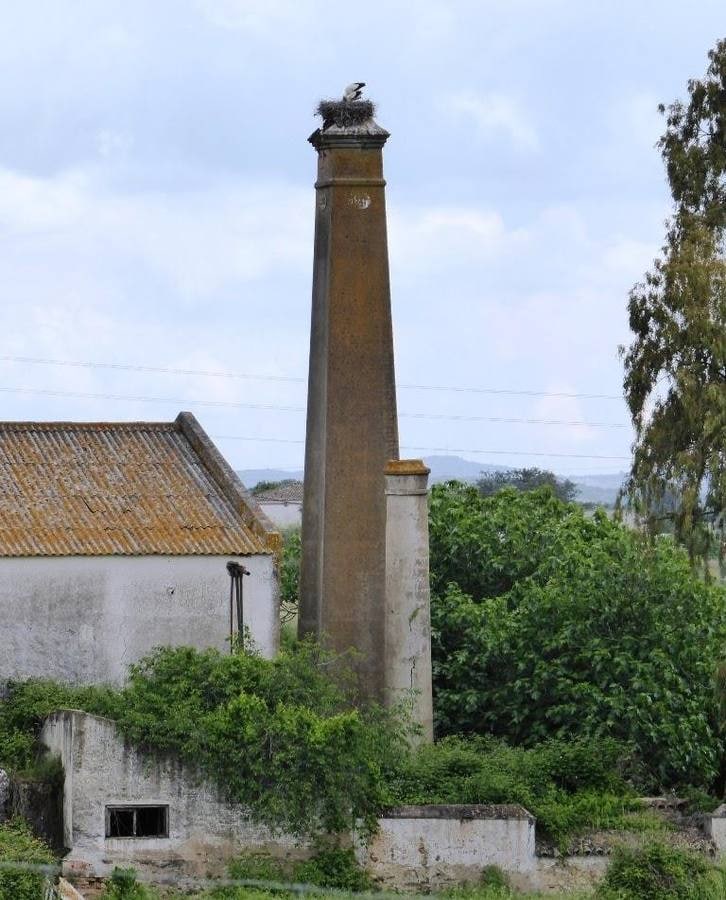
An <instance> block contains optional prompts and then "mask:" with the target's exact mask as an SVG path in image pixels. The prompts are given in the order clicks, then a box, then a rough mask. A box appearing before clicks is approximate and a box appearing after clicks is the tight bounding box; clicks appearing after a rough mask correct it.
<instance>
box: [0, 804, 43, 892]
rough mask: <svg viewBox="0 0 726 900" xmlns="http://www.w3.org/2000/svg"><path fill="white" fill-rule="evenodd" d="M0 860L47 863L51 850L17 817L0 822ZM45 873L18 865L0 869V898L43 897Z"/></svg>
mask: <svg viewBox="0 0 726 900" xmlns="http://www.w3.org/2000/svg"><path fill="white" fill-rule="evenodd" d="M0 862H23V863H35V864H38V865H50V864H52V863H54V862H55V860H54V858H53V854H52V852H51V850H50V849H49V848H48V847H47V846H46V845H45V844H44V843H43V842H42V841H39V840H38V839H37V838H35V837H33V835H32V834H31V832H30V830H29V828H28V827H27V825H26V824H25V823H24V822H23V821H22V820H20V819H14V820H13V821H11V822H6V823H4V824H0ZM45 883H46V878H45V876H44V875H42V874H39V873H35V872H28V871H23V870H21V869H0V900H42V897H43V886H44V884H45Z"/></svg>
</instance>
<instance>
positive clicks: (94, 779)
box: [41, 710, 535, 888]
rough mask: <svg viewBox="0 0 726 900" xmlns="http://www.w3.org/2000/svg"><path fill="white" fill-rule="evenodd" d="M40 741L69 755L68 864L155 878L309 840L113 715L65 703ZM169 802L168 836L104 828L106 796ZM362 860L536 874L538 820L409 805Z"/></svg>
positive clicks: (507, 811) (286, 852) (284, 852)
mask: <svg viewBox="0 0 726 900" xmlns="http://www.w3.org/2000/svg"><path fill="white" fill-rule="evenodd" d="M41 740H42V741H43V743H44V744H45V745H46V746H47V747H48V749H49V750H50V751H51V752H52V753H54V754H56V755H58V756H60V758H61V762H62V763H63V768H64V772H65V781H64V788H63V790H64V806H63V812H64V825H63V831H64V840H65V843H66V845H67V846H68V847H69V848H70V853H69V854H68V856H67V857H66V859H65V861H64V868H65V870H66V872H68V873H75V874H78V875H88V876H90V875H105V874H108V873H109V872H110V871H111V870H112V869H113V867H114V865H128V864H131V863H133V865H134V867H135V868H137V869H139V871H140V872H141V873H142V874H143V875H144V877H147V878H150V879H153V877H154V876H158V875H170V874H176V875H178V876H180V877H184V876H187V877H197V878H198V877H200V876H206V875H207V874H211V875H213V876H214V875H222V874H224V872H225V868H226V864H227V862H228V861H229V860H230V859H231V858H232V857H234V856H235V855H236V854H238V853H239V852H240V851H241V850H242V849H248V850H249V849H251V850H260V851H266V852H269V853H270V854H271V855H273V856H277V857H279V858H283V859H287V860H289V859H291V858H295V857H298V858H300V857H304V856H306V855H308V854H309V849H308V848H307V847H306V846H305V845H304V844H301V843H299V842H297V841H296V840H295V839H294V838H292V837H290V836H289V835H275V836H273V835H272V834H271V833H270V832H269V831H268V830H267V829H266V828H264V827H262V826H259V825H255V824H253V823H252V822H251V821H250V820H249V818H248V816H247V815H246V813H245V810H244V809H243V808H242V807H240V806H237V805H235V804H229V803H227V802H225V799H224V797H223V796H222V795H221V794H220V792H219V791H218V790H217V789H216V788H215V787H214V786H213V785H210V784H209V783H208V782H205V781H203V780H199V779H195V777H194V776H193V775H192V773H191V772H190V771H189V770H188V769H186V768H185V767H183V766H182V765H180V764H179V763H178V762H177V761H175V760H173V759H164V760H161V759H158V758H156V757H153V756H150V755H148V754H144V753H141V752H139V751H138V750H136V749H134V748H133V747H132V746H130V745H128V744H126V743H125V742H124V741H123V739H122V738H121V737H120V736H119V734H118V732H117V731H116V728H115V726H114V724H113V722H111V721H110V720H108V719H103V718H100V717H98V716H89V715H86V714H85V713H80V712H75V711H72V710H65V711H61V712H59V713H56V714H55V715H53V716H51V717H50V718H49V719H48V720H47V721H46V723H45V725H44V728H43V732H42V734H41ZM133 803H147V804H148V803H152V804H164V805H168V807H169V837H168V838H154V839H146V838H145V839H137V838H115V839H107V838H106V837H105V808H106V806H107V805H117V804H121V805H123V804H133ZM380 826H381V827H380V831H379V833H378V835H377V836H376V837H375V839H374V840H373V842H372V843H371V844H370V845H369V846H368V848H362V847H360V848H358V853H359V856H360V858H361V861H362V862H364V863H365V865H366V866H367V868H368V869H369V871H370V872H371V874H372V875H373V876H374V877H375V878H376V879H379V880H380V881H381V883H382V884H385V885H388V886H391V887H397V888H404V887H407V886H417V887H423V886H432V887H433V886H436V885H444V884H453V883H455V882H456V881H457V880H466V879H468V880H474V881H476V880H478V878H479V877H480V874H481V870H482V868H483V867H484V866H486V865H491V864H496V865H501V866H502V868H503V869H505V871H507V872H510V873H513V874H521V875H523V876H524V875H527V873H530V872H531V871H532V869H533V867H534V865H535V857H534V819H533V818H532V817H531V816H530V815H529V814H528V813H527V812H526V811H525V810H523V809H522V808H521V807H401V808H399V809H397V810H394V811H391V814H390V817H386V818H383V819H381V820H380Z"/></svg>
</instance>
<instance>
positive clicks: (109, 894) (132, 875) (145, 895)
mask: <svg viewBox="0 0 726 900" xmlns="http://www.w3.org/2000/svg"><path fill="white" fill-rule="evenodd" d="M156 897H158V894H157V893H156V891H154V890H153V889H151V888H147V887H144V885H142V884H139V882H138V881H137V880H136V870H135V869H121V868H119V867H118V866H116V867H115V868H114V870H113V872H112V873H111V878H110V880H109V882H108V884H107V885H106V888H105V889H104V892H103V894H101V900H155V898H156Z"/></svg>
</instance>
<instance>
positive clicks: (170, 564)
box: [0, 555, 279, 683]
mask: <svg viewBox="0 0 726 900" xmlns="http://www.w3.org/2000/svg"><path fill="white" fill-rule="evenodd" d="M230 559H236V561H238V562H241V563H242V564H243V565H244V566H245V567H246V568H247V569H249V570H250V571H251V573H252V574H251V575H250V576H249V577H245V579H244V614H245V615H244V618H245V623H246V625H247V626H248V627H249V629H250V631H251V633H252V637H253V639H254V641H255V643H256V645H257V647H258V648H259V650H260V652H261V653H262V654H263V655H265V656H272V655H273V654H274V653H275V652H276V650H277V646H278V639H279V625H278V623H279V616H278V588H277V576H276V574H275V571H274V560H273V557H272V556H267V555H266V556H261V555H260V556H245V557H227V556H224V557H222V556H78V557H57V558H55V557H23V558H13V559H7V558H5V559H0V683H2V682H3V681H5V680H7V679H10V678H30V677H46V678H55V679H59V680H66V681H73V682H81V683H97V682H105V681H112V682H120V681H122V680H123V679H124V677H125V674H126V669H127V667H128V665H129V663H131V662H135V661H136V660H138V659H139V658H140V657H142V656H144V655H145V654H146V653H148V652H149V651H150V650H151V649H152V648H154V647H157V646H160V645H182V644H186V645H189V646H193V647H198V648H204V647H217V648H219V649H220V650H225V649H227V648H228V647H229V641H228V638H229V575H228V574H227V570H226V568H225V566H226V563H227V562H228V561H229V560H230Z"/></svg>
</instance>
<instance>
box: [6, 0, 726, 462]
mask: <svg viewBox="0 0 726 900" xmlns="http://www.w3.org/2000/svg"><path fill="white" fill-rule="evenodd" d="M725 30H726V16H725V15H724V8H723V0H691V2H690V3H688V4H686V3H683V2H682V0H628V2H625V0H608V2H604V0H507V2H505V0H497V2H493V0H479V2H467V0H448V2H443V0H419V2H415V3H414V2H400V0H387V2H378V0H370V2H368V3H365V4H342V3H339V2H329V0H154V2H153V3H149V2H148V0H119V2H117V0H94V2H88V0H63V2H59V0H45V2H44V0H24V2H23V3H11V2H10V0H0V71H2V72H3V77H2V79H0V121H1V122H2V129H1V131H2V141H0V419H4V420H7V419H11V420H14V419H21V420H108V421H115V420H150V421H164V420H171V419H173V418H174V417H175V416H176V414H177V413H178V411H179V410H181V409H190V410H192V411H193V412H194V413H195V415H197V417H198V418H199V420H200V421H201V423H202V425H203V426H204V427H205V428H206V430H207V431H208V433H209V434H210V435H211V436H212V437H213V438H214V439H215V441H216V443H217V444H218V446H219V447H220V449H221V450H222V452H223V453H224V454H225V456H226V457H227V459H228V460H229V461H230V463H231V464H232V465H233V466H234V467H235V468H237V469H243V468H259V467H266V466H269V467H281V468H297V467H299V466H300V465H301V463H302V459H303V440H304V431H305V412H304V409H305V389H306V376H307V358H308V344H309V326H310V287H311V276H312V242H313V217H314V190H313V183H314V180H315V168H316V160H315V153H314V151H313V149H312V148H311V146H310V145H309V144H308V143H307V142H306V139H307V137H308V135H309V134H310V133H311V132H312V131H313V129H314V128H315V127H317V124H318V121H317V120H316V119H315V117H314V110H315V106H316V104H317V102H318V100H319V99H321V98H322V97H326V98H327V97H336V96H339V95H340V94H341V93H342V89H343V87H344V86H345V85H346V84H348V83H349V82H351V81H354V80H361V81H365V82H366V83H367V88H366V96H367V97H369V98H370V99H372V100H374V102H375V103H376V104H377V108H378V112H377V121H378V122H379V123H380V124H381V125H383V126H385V127H386V128H387V129H388V130H389V131H390V132H391V138H390V139H389V141H388V143H387V145H386V148H385V153H384V164H385V175H386V179H387V182H388V187H387V203H388V216H389V254H390V267H391V286H392V303H393V318H394V335H395V352H396V370H397V381H398V384H399V390H398V405H399V410H400V413H401V419H400V431H401V443H402V455H403V456H409V457H412V456H426V455H431V453H432V452H436V453H447V452H451V453H455V454H457V455H461V456H464V457H467V458H469V459H475V460H477V461H481V462H482V463H489V464H492V463H495V464H501V465H514V466H524V465H537V466H540V467H543V468H551V469H554V470H555V471H558V472H564V473H572V474H578V473H584V472H588V473H589V472H606V471H617V470H622V469H625V468H627V465H628V457H629V452H630V445H631V441H632V430H631V428H630V426H629V417H628V413H627V408H626V406H625V403H624V402H623V400H622V396H621V395H622V362H621V360H620V358H619V355H618V345H619V344H623V343H627V342H628V341H629V333H628V323H627V308H626V306H627V295H628V291H629V289H630V288H631V287H632V285H633V284H634V283H635V282H636V281H638V280H639V279H641V278H642V277H643V274H644V273H645V272H646V271H647V269H648V268H649V267H650V265H651V263H652V260H653V259H654V257H655V256H656V255H657V253H658V251H659V247H660V245H661V243H662V241H663V237H664V220H665V219H666V217H667V216H668V214H669V211H670V195H669V192H668V187H667V183H666V179H665V174H664V169H663V165H662V161H661V159H660V156H659V153H658V151H657V149H656V147H655V144H656V142H657V140H658V137H659V135H660V133H661V132H662V130H663V120H662V117H661V116H660V115H659V114H658V111H657V105H658V103H659V102H665V103H669V102H671V101H673V100H675V99H677V98H679V97H681V98H682V97H684V96H685V95H686V84H687V81H688V79H689V78H691V77H698V76H700V75H702V74H703V72H704V71H705V68H706V64H707V58H706V55H707V52H708V50H709V48H711V47H712V46H713V45H714V44H715V43H716V41H717V39H719V38H721V37H723V36H724V31H725ZM41 360H42V362H41ZM61 363H62V364H61ZM71 363H72V364H73V365H71ZM150 370H163V371H150ZM205 373H206V374H205ZM209 373H217V374H209ZM218 373H223V374H222V375H220V374H218ZM454 389H455V390H454ZM507 392H513V393H507ZM518 392H519V393H518ZM572 395H577V396H572ZM592 395H599V396H597V397H593V396H592ZM507 419H510V420H511V419H515V420H517V421H502V420H507ZM543 420H544V421H543ZM572 423H586V424H572ZM485 451H486V452H485Z"/></svg>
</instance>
